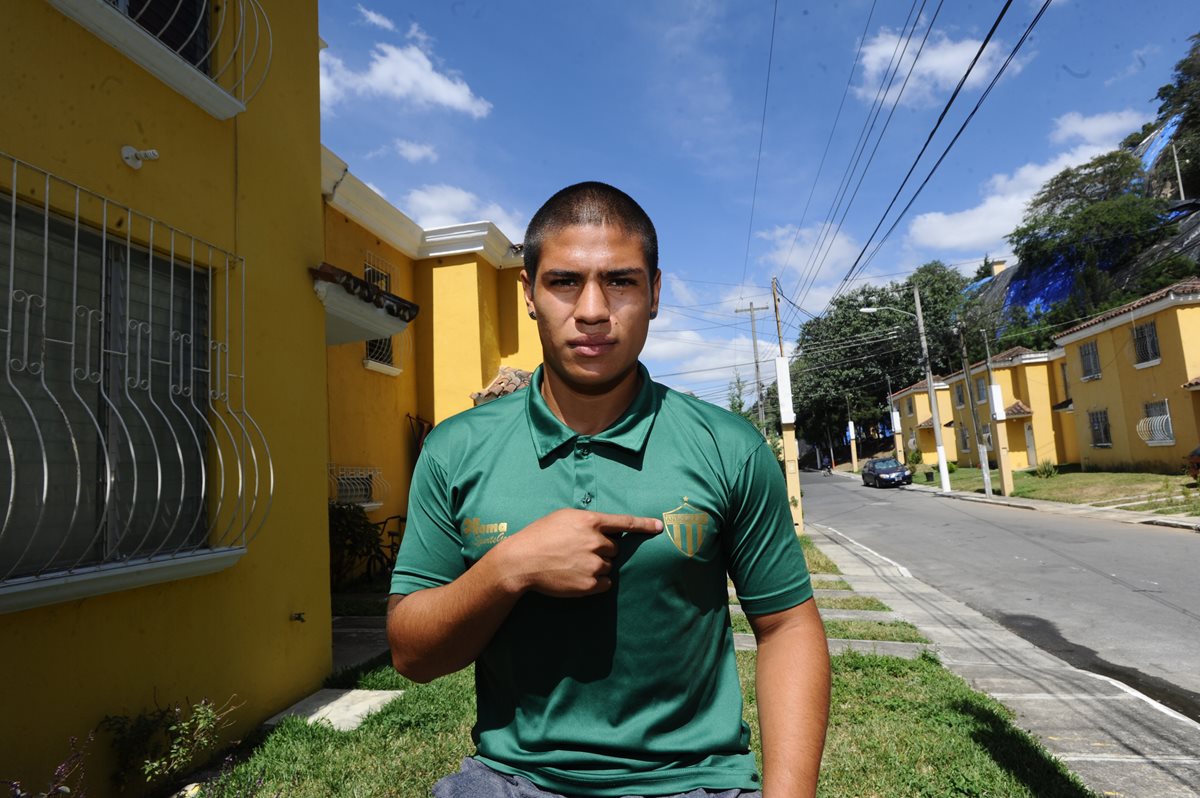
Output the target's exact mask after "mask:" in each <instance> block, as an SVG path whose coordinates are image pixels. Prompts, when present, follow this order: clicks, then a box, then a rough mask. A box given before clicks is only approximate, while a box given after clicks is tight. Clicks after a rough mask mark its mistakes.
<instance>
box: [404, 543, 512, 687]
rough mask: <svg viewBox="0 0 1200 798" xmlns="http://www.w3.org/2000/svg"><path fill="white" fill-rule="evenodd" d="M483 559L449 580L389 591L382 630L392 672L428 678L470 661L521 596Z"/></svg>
mask: <svg viewBox="0 0 1200 798" xmlns="http://www.w3.org/2000/svg"><path fill="white" fill-rule="evenodd" d="M488 559H489V558H488V557H484V558H483V559H481V560H480V561H479V562H478V563H476V564H475V565H474V566H473V567H472V568H469V569H468V570H467V571H466V572H465V573H464V574H462V576H460V577H459V578H458V579H456V580H454V581H453V582H451V583H450V584H448V585H443V586H442V587H433V588H428V589H425V590H418V591H417V592H415V593H411V594H409V595H407V596H404V597H402V598H401V597H399V596H392V598H391V599H390V600H389V602H388V619H387V634H388V643H389V645H390V646H391V650H392V665H393V666H394V667H395V668H396V670H397V671H399V672H400V673H402V674H404V675H405V676H407V677H408V678H410V679H412V680H413V681H416V682H428V681H431V680H433V679H436V678H437V677H439V676H445V675H446V674H448V673H454V672H455V671H457V670H461V669H462V668H465V667H466V666H467V665H470V664H471V663H472V662H474V661H475V659H476V658H477V657H478V656H479V654H480V653H481V652H482V651H483V649H484V647H486V646H487V644H488V642H490V641H491V639H492V636H493V635H495V633H496V630H497V629H498V628H499V627H500V624H502V623H503V622H504V619H505V618H507V617H508V614H509V613H510V612H511V611H512V608H513V606H514V605H515V604H516V603H517V600H518V599H519V598H520V592H519V591H516V590H513V589H512V588H511V587H509V586H508V585H506V583H505V580H504V575H503V574H502V573H499V572H498V568H499V564H498V563H497V562H489V561H488Z"/></svg>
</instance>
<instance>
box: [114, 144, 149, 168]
mask: <svg viewBox="0 0 1200 798" xmlns="http://www.w3.org/2000/svg"><path fill="white" fill-rule="evenodd" d="M121 160H122V161H124V162H125V165H126V166H128V167H129V168H130V169H141V168H142V162H143V161H157V160H158V150H139V149H137V148H136V147H131V146H129V145H128V144H126V145H125V146H124V147H122V148H121Z"/></svg>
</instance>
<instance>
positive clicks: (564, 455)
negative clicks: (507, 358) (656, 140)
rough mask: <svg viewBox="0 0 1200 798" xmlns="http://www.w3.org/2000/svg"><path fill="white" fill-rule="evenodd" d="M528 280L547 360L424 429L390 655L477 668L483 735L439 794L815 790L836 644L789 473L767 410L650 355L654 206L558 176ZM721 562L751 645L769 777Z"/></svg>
mask: <svg viewBox="0 0 1200 798" xmlns="http://www.w3.org/2000/svg"><path fill="white" fill-rule="evenodd" d="M521 279H522V283H523V284H524V288H525V301H526V304H527V306H528V309H529V313H530V315H531V316H533V317H534V318H535V319H536V320H537V324H538V331H539V334H540V337H541V343H542V357H543V365H542V366H541V367H540V368H539V369H538V370H537V371H536V372H535V374H534V377H533V382H532V384H531V386H530V388H529V390H526V391H520V392H518V393H515V394H512V395H510V396H507V397H505V398H503V399H499V400H497V401H495V402H491V403H489V404H487V405H483V406H481V407H478V408H475V409H473V410H470V411H468V412H466V413H463V414H460V415H458V416H455V417H454V418H451V419H448V420H447V421H445V422H444V423H442V424H440V425H439V426H438V427H437V428H435V429H434V430H433V432H432V433H431V434H430V435H429V437H428V438H427V439H426V442H425V447H424V450H423V451H422V454H421V457H420V460H419V461H418V463H417V468H416V472H415V473H414V475H413V482H412V490H411V494H410V498H409V510H408V522H407V530H406V534H405V537H404V543H403V545H402V546H401V549H400V555H399V558H398V561H397V564H396V571H395V575H394V578H393V582H392V593H393V595H392V597H391V599H390V601H389V605H388V638H389V641H390V643H391V648H392V660H393V663H394V665H395V667H396V669H397V670H398V671H400V672H401V673H403V674H405V675H406V676H408V677H410V678H412V679H415V680H418V681H428V680H431V679H434V678H437V677H438V676H442V675H444V674H447V673H451V672H454V671H456V670H459V669H460V668H463V667H465V666H467V665H469V664H471V663H475V683H476V692H477V708H478V719H477V723H476V726H475V730H474V738H475V742H476V746H477V753H476V755H475V756H474V757H473V758H470V759H467V760H464V762H463V768H462V771H461V772H459V773H456V774H453V775H451V776H448V777H446V778H445V779H442V781H440V782H439V783H438V784H437V785H435V787H434V795H435V796H437V797H438V798H452V797H453V796H472V798H474V797H475V796H512V797H513V798H516V797H517V796H521V798H533V797H534V796H536V797H537V798H544V797H545V796H555V795H571V796H633V795H639V796H641V795H644V796H668V795H680V794H683V793H687V794H688V795H689V796H698V795H710V794H711V795H720V796H725V797H732V796H750V795H757V794H758V792H757V791H758V790H762V793H763V795H765V796H766V798H794V797H795V796H811V795H814V794H815V792H816V784H817V772H818V768H819V766H820V761H821V752H822V748H823V746H824V740H825V725H826V720H827V717H828V708H829V658H828V653H827V649H826V642H825V635H824V629H823V627H822V625H821V620H820V617H819V616H818V614H817V610H816V605H815V604H814V602H813V601H812V590H811V587H810V583H809V578H808V571H807V568H806V566H805V563H804V557H803V554H802V553H801V551H800V546H799V543H798V542H797V540H796V535H795V530H794V527H793V524H792V521H791V514H790V509H789V506H788V501H787V495H786V489H785V487H784V481H783V477H782V475H781V474H780V471H779V467H778V464H777V462H776V460H775V457H774V456H773V455H772V453H771V450H770V448H769V447H767V446H766V444H765V443H764V441H763V439H762V436H761V435H759V434H758V432H757V431H756V430H755V429H754V428H753V427H751V426H750V425H748V424H746V423H745V422H744V421H743V420H742V419H740V418H737V417H736V416H733V415H732V414H730V413H726V412H725V411H723V410H721V409H719V408H716V407H714V406H712V405H709V404H705V403H703V402H700V401H697V400H695V399H692V398H690V397H686V396H684V395H682V394H679V393H676V392H674V391H671V390H669V389H667V388H666V387H664V386H662V385H658V384H656V383H654V382H652V381H651V380H650V378H649V375H648V374H647V372H646V370H645V368H644V367H642V366H641V365H640V364H639V363H638V355H639V354H640V353H641V350H642V347H643V345H644V344H645V342H646V335H647V332H648V329H649V323H650V320H651V319H652V318H654V316H655V315H656V313H657V310H658V297H659V288H660V285H661V278H660V275H659V272H658V242H657V237H656V234H655V231H654V226H653V224H652V223H651V222H650V219H649V217H647V216H646V214H645V212H644V211H643V210H642V209H641V207H639V206H638V204H637V203H636V202H634V201H633V199H631V198H630V197H629V196H627V195H626V194H624V193H623V192H621V191H619V190H617V189H615V188H613V187H611V186H607V185H605V184H603V183H581V184H579V185H575V186H570V187H568V188H565V189H563V190H562V191H560V192H559V193H557V194H555V195H554V196H553V197H551V198H550V199H549V200H548V201H547V202H546V204H545V205H544V206H542V208H541V209H540V210H539V211H538V212H537V214H535V215H534V217H533V220H532V221H531V222H530V224H529V230H528V232H527V234H526V239H525V270H524V271H523V273H522V276H521ZM727 574H728V577H730V578H732V580H733V583H734V585H735V587H736V589H737V593H738V595H739V597H740V600H741V606H742V607H743V609H745V611H746V614H747V617H748V618H749V620H750V625H751V627H752V628H753V630H754V635H755V637H756V639H757V642H758V657H757V687H758V711H759V720H760V723H761V728H762V749H763V776H762V777H761V778H760V776H759V774H758V772H757V770H756V768H755V763H754V759H753V755H752V754H751V753H750V752H749V750H748V744H749V729H748V727H747V725H746V724H745V723H744V722H743V720H742V702H741V693H740V690H739V687H738V679H737V672H736V667H735V659H734V653H733V639H732V633H731V630H730V626H729V617H728V595H727V589H726V579H727ZM697 790H699V791H700V792H694V791H697Z"/></svg>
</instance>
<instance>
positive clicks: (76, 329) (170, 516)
mask: <svg viewBox="0 0 1200 798" xmlns="http://www.w3.org/2000/svg"><path fill="white" fill-rule="evenodd" d="M0 199H3V195H0ZM0 204H2V205H3V208H2V209H0V253H2V254H0V286H3V289H2V290H3V292H4V295H5V301H4V306H5V307H4V313H5V315H4V318H5V320H6V323H5V324H4V327H3V330H2V331H0V333H3V337H4V343H5V346H6V367H5V370H4V371H5V375H4V377H5V379H4V381H3V382H0V425H2V426H3V430H2V432H3V435H4V437H5V438H6V439H7V444H8V447H7V448H8V455H9V456H8V457H6V458H0V472H3V473H0V484H2V485H4V486H11V488H10V490H9V491H7V492H8V493H9V496H8V507H7V513H6V516H5V519H4V523H3V529H2V530H0V581H2V580H4V579H7V578H10V577H19V576H26V575H30V574H37V573H43V572H47V571H56V570H61V569H67V568H76V567H79V566H82V565H89V564H97V563H101V562H113V561H120V560H127V559H131V558H138V557H149V556H152V555H154V554H158V553H162V552H177V551H179V550H181V549H194V548H196V547H199V546H201V545H203V544H204V543H205V541H206V536H207V534H208V531H209V523H208V517H207V507H206V503H205V482H206V473H205V471H206V461H207V458H208V456H209V449H208V440H209V435H208V421H207V419H206V413H207V406H208V401H207V397H208V391H209V388H208V383H209V378H208V373H209V372H208V351H209V341H208V316H209V307H208V304H209V303H208V297H209V289H208V278H207V276H205V275H203V274H197V273H196V272H195V271H194V270H193V269H191V268H188V267H186V266H181V265H179V264H173V263H171V262H170V261H169V259H165V258H163V257H161V256H159V255H158V254H154V255H152V254H151V253H150V252H149V251H148V250H145V249H141V248H137V247H134V246H132V245H131V244H129V243H128V242H125V241H113V240H112V239H108V240H105V239H104V238H103V237H102V236H101V235H100V234H98V233H96V232H95V231H92V230H89V229H87V228H83V227H77V226H75V225H74V224H72V223H70V222H68V221H65V220H62V219H58V218H55V217H53V216H50V217H47V216H46V215H45V214H44V213H43V212H42V211H41V210H40V209H36V208H30V207H27V206H24V205H17V207H16V214H15V217H14V216H13V213H12V203H11V199H9V201H6V202H0Z"/></svg>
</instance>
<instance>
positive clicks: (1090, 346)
mask: <svg viewBox="0 0 1200 798" xmlns="http://www.w3.org/2000/svg"><path fill="white" fill-rule="evenodd" d="M1079 364H1080V371H1081V372H1082V374H1083V377H1082V379H1083V380H1084V381H1087V380H1097V379H1100V350H1099V348H1098V347H1097V346H1096V342H1095V341H1088V342H1086V343H1083V344H1080V345H1079Z"/></svg>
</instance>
